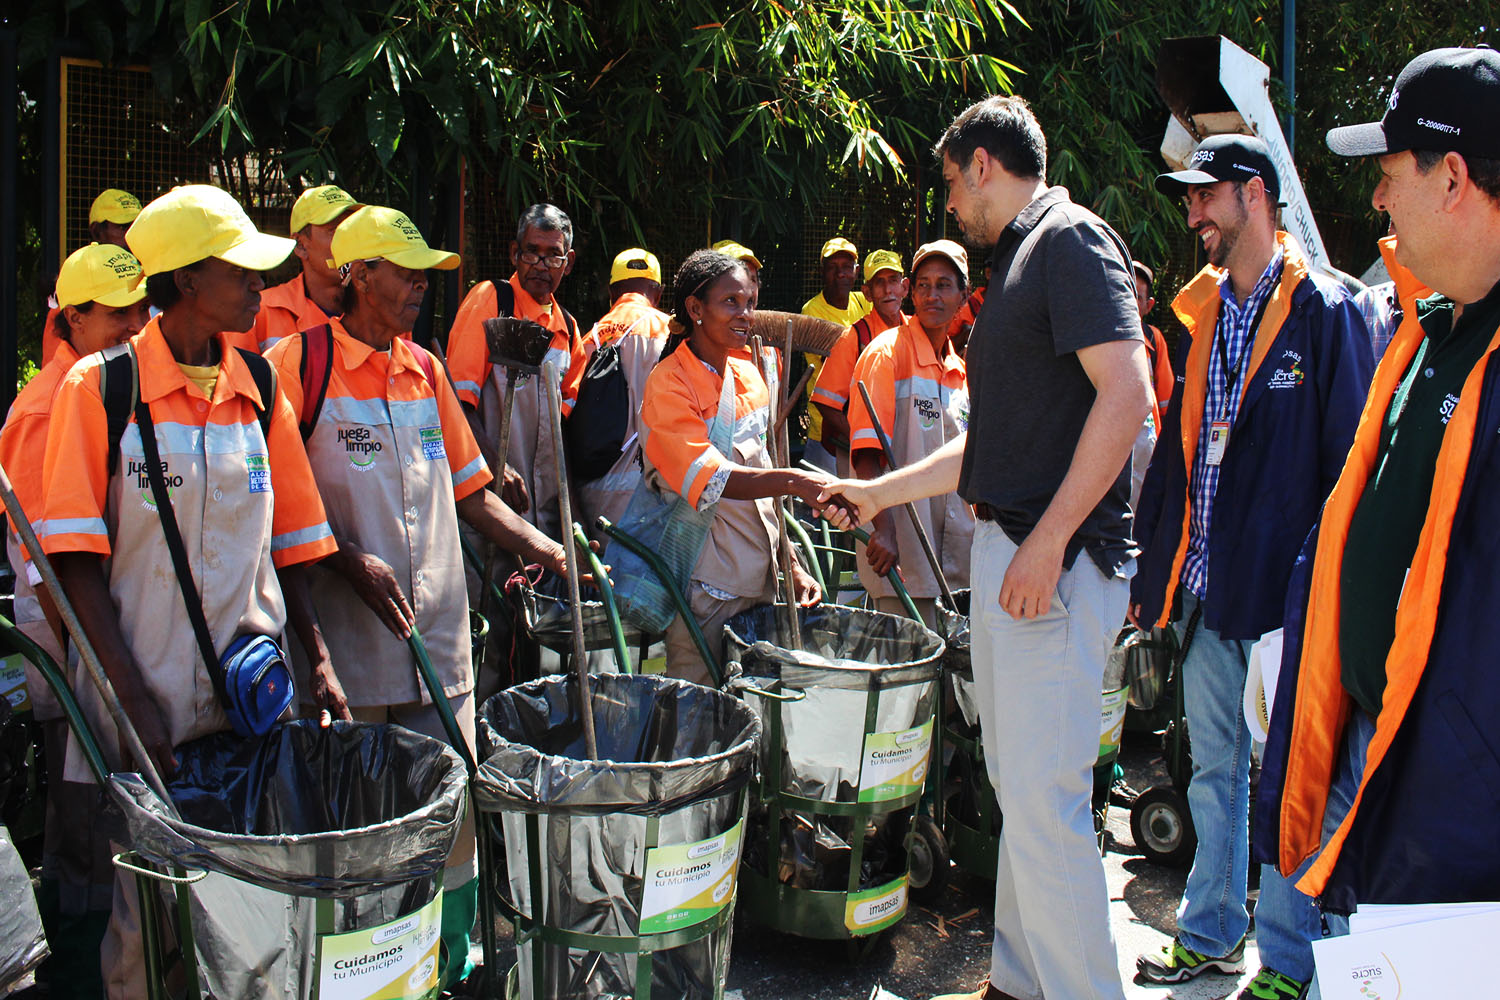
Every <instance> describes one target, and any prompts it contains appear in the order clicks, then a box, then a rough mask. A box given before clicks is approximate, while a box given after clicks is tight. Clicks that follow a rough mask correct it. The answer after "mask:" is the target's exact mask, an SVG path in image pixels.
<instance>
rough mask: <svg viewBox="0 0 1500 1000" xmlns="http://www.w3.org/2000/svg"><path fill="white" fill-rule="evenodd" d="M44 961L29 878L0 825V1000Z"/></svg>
mask: <svg viewBox="0 0 1500 1000" xmlns="http://www.w3.org/2000/svg"><path fill="white" fill-rule="evenodd" d="M46 957H47V939H46V937H45V936H43V934H42V918H41V915H40V914H39V913H38V912H37V908H36V897H35V896H33V895H32V893H31V876H30V875H28V874H27V873H26V865H25V864H23V863H22V861H21V855H20V854H19V853H17V851H16V845H15V843H14V842H13V841H12V840H11V839H10V831H9V830H7V829H6V828H5V825H4V824H3V823H0V997H3V996H9V995H10V991H11V989H12V988H14V987H16V986H18V985H19V984H20V982H21V980H22V979H24V978H25V977H26V974H27V973H29V972H31V971H32V970H34V969H35V968H36V967H37V966H38V965H41V964H42V959H44V958H46Z"/></svg>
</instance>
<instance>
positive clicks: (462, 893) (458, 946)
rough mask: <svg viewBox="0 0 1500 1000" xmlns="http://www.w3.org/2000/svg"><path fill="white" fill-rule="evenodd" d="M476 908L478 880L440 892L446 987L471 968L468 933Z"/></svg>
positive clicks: (472, 923) (477, 905) (462, 979)
mask: <svg viewBox="0 0 1500 1000" xmlns="http://www.w3.org/2000/svg"><path fill="white" fill-rule="evenodd" d="M478 911H479V879H477V878H471V879H469V881H467V882H465V883H464V884H463V885H461V886H459V887H458V888H457V889H445V890H444V891H443V927H442V940H443V978H442V987H443V989H447V988H449V987H450V986H452V985H453V984H454V983H461V982H463V981H464V980H465V979H467V978H469V973H471V972H473V971H474V963H473V962H471V961H470V960H469V932H470V931H472V930H473V929H474V915H475V914H476V913H477V912H478Z"/></svg>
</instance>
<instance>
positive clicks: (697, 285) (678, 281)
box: [657, 250, 750, 364]
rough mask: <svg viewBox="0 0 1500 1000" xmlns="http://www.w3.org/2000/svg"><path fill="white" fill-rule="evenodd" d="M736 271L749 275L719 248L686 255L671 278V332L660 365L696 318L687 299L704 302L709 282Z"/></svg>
mask: <svg viewBox="0 0 1500 1000" xmlns="http://www.w3.org/2000/svg"><path fill="white" fill-rule="evenodd" d="M736 270H738V271H744V272H745V274H746V276H747V277H748V276H749V274H750V268H749V267H748V266H747V265H746V264H745V262H744V261H742V260H740V259H739V258H738V257H731V256H729V255H728V254H723V253H720V252H719V251H717V250H694V251H693V252H692V253H690V254H688V255H687V259H686V260H684V261H683V262H682V264H681V265H680V266H679V267H678V268H677V275H676V277H674V278H673V279H672V324H671V331H672V332H671V334H670V335H669V336H668V337H667V342H666V344H665V345H664V346H663V347H662V349H661V356H660V357H659V358H657V363H658V364H660V363H661V362H662V361H663V360H664V359H666V358H667V357H668V356H670V355H671V354H672V352H673V351H675V350H677V347H678V345H680V344H681V343H682V342H683V341H684V340H687V338H688V335H689V334H690V333H691V332H692V329H693V317H691V316H689V315H688V311H687V300H688V299H689V298H695V299H699V300H700V301H701V300H702V297H703V293H704V292H706V291H708V287H709V286H710V285H712V284H713V283H714V282H715V281H718V280H719V279H720V278H722V277H724V275H726V274H729V273H731V272H733V271H736Z"/></svg>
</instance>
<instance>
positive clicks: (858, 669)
mask: <svg viewBox="0 0 1500 1000" xmlns="http://www.w3.org/2000/svg"><path fill="white" fill-rule="evenodd" d="M784 614H785V613H784V610H783V609H781V608H777V607H770V606H766V607H760V608H754V609H752V610H750V611H746V612H745V613H743V614H740V615H736V616H735V617H733V618H731V619H730V620H729V623H728V624H727V625H726V626H725V629H724V631H725V645H726V648H727V656H728V659H729V661H730V674H731V676H732V678H733V679H732V680H731V682H730V683H731V687H734V686H736V685H738V684H743V683H747V682H748V683H755V684H757V685H758V686H764V682H765V681H770V680H780V681H781V682H782V685H783V686H784V687H785V688H789V689H791V690H794V691H802V692H805V693H806V695H807V697H806V698H804V699H802V700H800V701H791V702H784V703H781V706H780V708H781V719H782V746H780V747H773V746H770V745H769V744H768V745H766V746H765V747H764V748H763V750H762V761H761V773H762V774H763V775H768V774H770V772H771V763H772V758H771V756H770V755H771V754H779V755H780V758H781V760H780V766H781V774H782V782H781V790H782V791H784V792H788V793H791V794H794V795H801V796H805V797H807V798H812V799H819V800H822V801H825V802H854V801H857V800H858V798H859V779H860V766H861V763H862V761H863V758H864V734H865V710H866V699H867V697H868V694H869V692H870V691H872V690H873V691H875V692H877V697H878V699H879V700H878V702H877V710H876V721H875V730H874V731H876V732H899V731H901V730H905V729H911V728H914V727H916V726H919V725H922V724H923V723H924V722H926V721H927V720H928V719H931V718H932V716H933V709H934V708H935V706H936V698H937V697H938V684H937V682H938V676H939V669H940V661H941V658H942V655H943V649H944V643H943V640H942V639H941V638H940V637H938V635H937V634H935V633H934V632H932V631H931V630H929V629H928V628H927V627H926V626H924V625H922V624H920V623H918V622H914V621H912V620H910V619H907V618H898V617H896V616H894V615H887V614H881V613H880V612H876V611H865V610H861V609H858V608H846V607H842V606H839V605H820V606H818V607H815V608H805V609H799V619H800V622H801V630H802V646H803V648H802V650H801V651H797V650H792V649H790V648H788V647H789V646H790V642H789V641H788V636H787V634H786V624H785V619H784ZM745 700H746V703H747V704H749V705H750V706H751V707H752V708H753V709H754V710H755V711H756V712H757V713H759V714H764V713H765V712H767V711H769V706H770V704H771V703H770V702H768V701H766V700H765V699H762V698H758V697H755V696H754V695H748V696H747V697H746V699H745ZM765 815H766V810H765V809H764V808H762V807H761V804H760V803H757V804H756V806H755V807H754V809H753V811H752V815H751V827H752V829H751V831H750V832H749V833H747V837H748V840H747V843H748V844H749V845H750V846H749V848H748V849H747V851H746V854H745V863H746V864H747V865H750V866H751V867H752V868H753V869H754V870H756V871H759V872H761V873H762V874H770V870H771V866H772V865H774V866H775V869H776V871H777V872H778V873H779V878H780V881H782V882H783V883H785V884H787V885H791V886H795V887H797V888H802V889H819V890H838V891H842V890H844V889H846V888H847V886H848V877H849V862H850V858H851V857H852V849H851V846H850V843H849V842H850V840H851V839H852V837H853V835H855V834H856V833H858V834H860V835H864V836H866V837H867V838H868V839H867V842H866V850H865V858H864V863H863V864H862V865H861V871H860V885H861V886H862V887H864V888H869V887H872V886H876V885H881V884H884V883H885V882H888V881H890V880H891V879H892V878H895V877H896V876H898V875H900V874H901V873H902V872H904V871H905V870H906V852H905V847H904V841H905V837H906V832H907V829H908V828H909V823H910V819H911V811H910V809H898V810H895V811H892V812H888V813H884V814H877V815H876V816H874V817H872V818H871V819H870V821H869V823H868V824H864V823H861V826H860V829H859V830H858V831H856V830H854V829H853V826H852V822H851V820H850V819H849V818H847V817H829V816H817V817H813V816H809V815H803V814H800V813H792V814H790V817H791V822H789V823H785V824H783V826H782V837H781V856H780V857H779V858H777V859H768V858H766V857H765V852H764V849H763V847H764V841H765V834H764V829H763V823H764V822H765Z"/></svg>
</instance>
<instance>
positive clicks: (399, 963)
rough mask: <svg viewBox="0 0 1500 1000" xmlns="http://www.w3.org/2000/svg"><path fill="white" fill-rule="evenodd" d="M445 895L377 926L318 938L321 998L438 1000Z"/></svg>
mask: <svg viewBox="0 0 1500 1000" xmlns="http://www.w3.org/2000/svg"><path fill="white" fill-rule="evenodd" d="M442 923H443V894H442V892H441V891H440V892H439V893H438V894H437V896H436V897H435V898H434V899H433V900H432V902H430V903H428V904H427V905H426V906H424V907H422V908H421V909H420V910H418V911H416V912H415V913H408V914H407V915H406V916H404V917H402V918H401V919H399V920H393V921H391V922H390V923H388V924H381V925H380V926H379V927H375V928H366V929H365V930H362V931H350V932H348V933H346V934H327V935H322V936H320V937H319V938H318V994H317V996H318V1000H435V998H436V997H437V995H438V944H439V935H440V932H441V930H442Z"/></svg>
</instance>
